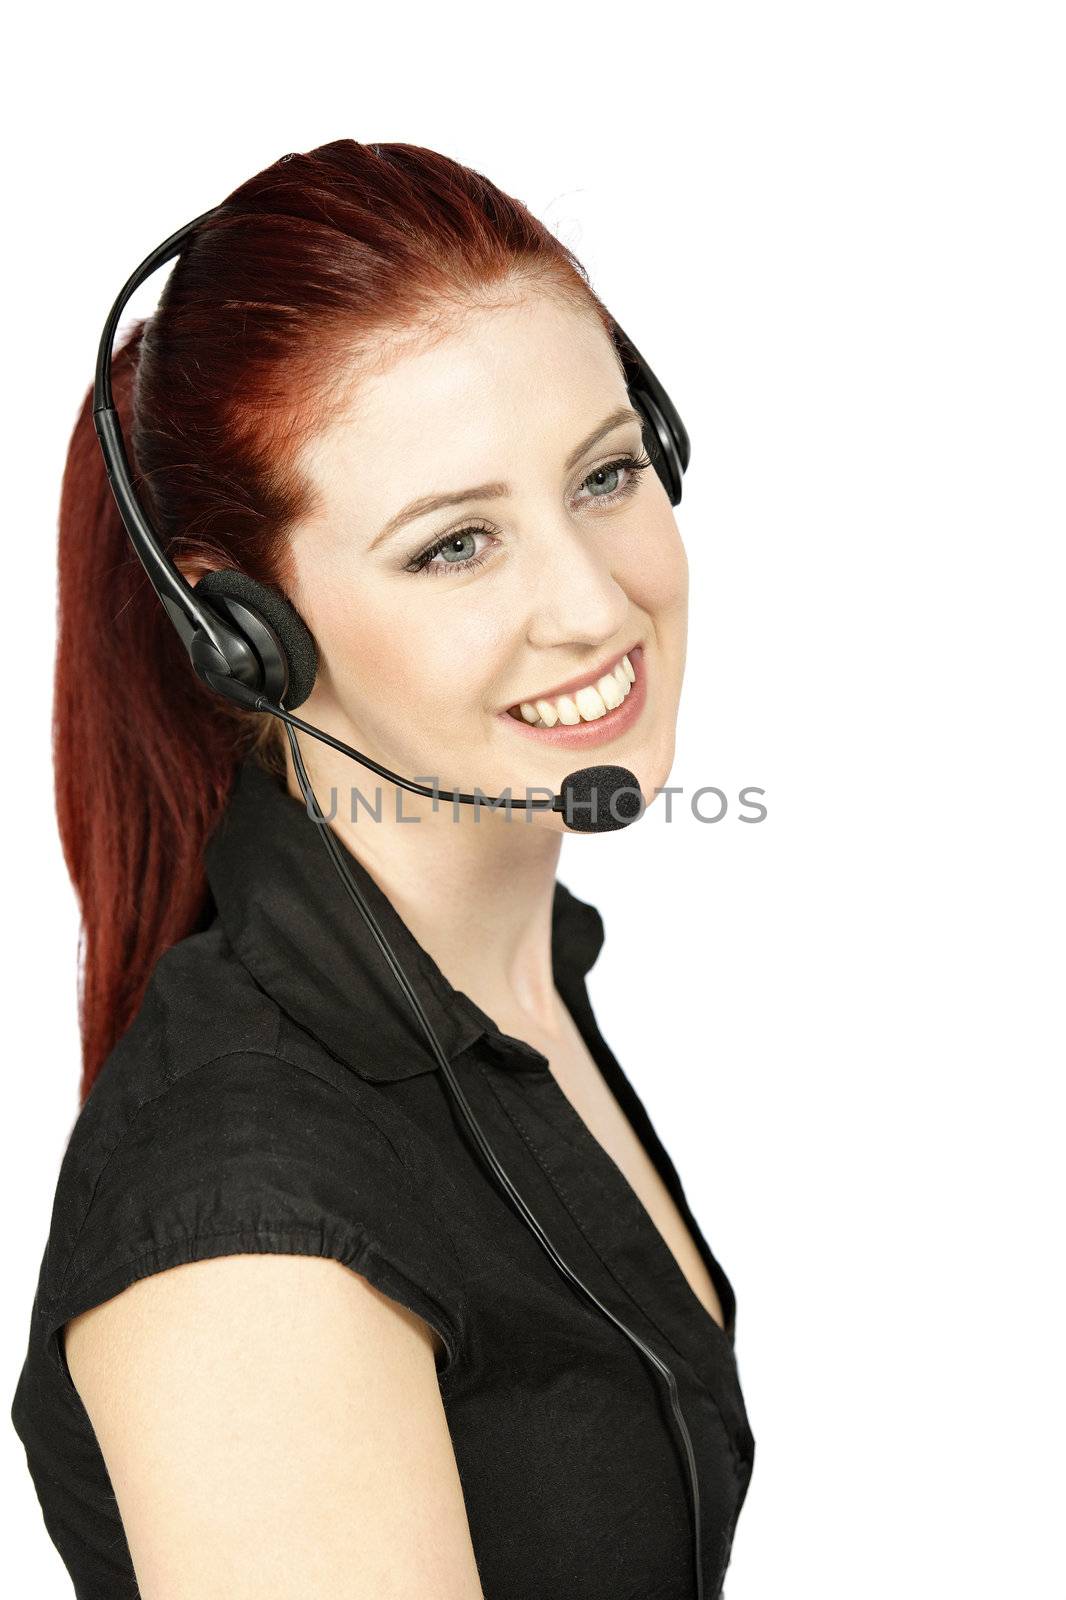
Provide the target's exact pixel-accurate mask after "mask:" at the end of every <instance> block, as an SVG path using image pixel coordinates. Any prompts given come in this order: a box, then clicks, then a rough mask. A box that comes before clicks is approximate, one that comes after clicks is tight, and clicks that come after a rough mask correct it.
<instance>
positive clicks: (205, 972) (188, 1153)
mask: <svg viewBox="0 0 1066 1600" xmlns="http://www.w3.org/2000/svg"><path fill="white" fill-rule="evenodd" d="M286 1024H287V1019H285V1018H284V1017H283V1015H282V1014H281V1012H280V1011H279V1008H278V1007H277V1006H276V1005H275V1003H274V1002H273V1001H271V1000H270V999H269V997H267V996H266V995H264V994H263V993H262V991H259V990H258V989H256V986H255V984H254V982H253V980H252V979H251V977H250V976H249V975H248V973H247V972H246V971H245V969H244V968H243V967H242V966H241V964H240V963H239V962H237V961H236V960H235V959H234V958H233V957H232V956H231V955H230V954H229V952H228V950H227V948H226V945H225V939H224V935H222V934H221V932H220V931H219V930H218V929H217V928H214V929H212V930H209V931H208V932H207V933H204V934H199V935H195V936H193V937H192V938H189V939H187V940H183V941H182V942H181V944H179V945H176V946H174V947H173V948H172V949H171V950H170V951H168V952H167V954H166V955H165V956H164V957H163V958H162V960H161V961H160V963H159V964H158V967H157V970H156V972H155V974H154V975H153V979H152V983H151V985H150V988H149V992H148V994H147V995H146V998H145V1003H144V1005H143V1006H142V1007H141V1010H140V1012H139V1013H138V1016H137V1018H136V1020H135V1022H134V1024H133V1025H132V1027H131V1028H130V1030H129V1031H128V1033H127V1034H126V1035H125V1037H124V1038H123V1040H122V1041H121V1043H120V1045H119V1046H118V1047H117V1049H116V1050H115V1051H114V1052H113V1053H112V1056H111V1057H109V1059H108V1061H107V1063H106V1064H105V1067H104V1069H103V1072H102V1073H101V1075H100V1078H99V1079H98V1080H97V1082H96V1083H95V1084H94V1086H93V1089H92V1091H91V1093H90V1095H89V1097H88V1099H87V1100H86V1103H85V1105H84V1106H83V1107H82V1110H81V1113H80V1115H79V1117H78V1119H77V1121H76V1123H75V1125H74V1128H73V1130H72V1133H71V1136H70V1139H69V1141H68V1145H67V1149H66V1152H65V1154H64V1158H63V1163H62V1167H61V1171H60V1175H59V1180H58V1184H57V1188H56V1196H55V1202H54V1207H53V1216H52V1227H51V1232H50V1235H49V1241H48V1248H47V1251H46V1258H45V1271H44V1273H43V1275H42V1286H41V1288H42V1299H43V1301H44V1314H45V1321H46V1324H47V1331H46V1338H47V1341H48V1345H49V1354H50V1355H51V1357H52V1360H53V1362H54V1361H55V1360H56V1359H57V1357H58V1355H59V1348H58V1346H57V1344H56V1343H55V1335H56V1333H57V1331H58V1330H59V1328H61V1327H62V1325H63V1324H64V1323H65V1322H66V1321H67V1320H68V1319H70V1318H72V1317H74V1316H75V1315H78V1314H79V1313H80V1312H82V1311H84V1310H86V1309H88V1308H90V1307H92V1306H93V1305H97V1304H99V1303H101V1302H102V1301H104V1300H106V1299H109V1298H111V1297H112V1296H114V1295H116V1294H118V1293H119V1292H120V1291H121V1290H122V1289H123V1288H125V1287H127V1286H128V1285H129V1284H131V1283H134V1282H136V1281H137V1280H139V1279H141V1278H144V1277H148V1276H150V1275H152V1274H154V1273H157V1272H160V1271H162V1270H164V1269H165V1268H167V1267H170V1266H175V1265H179V1264H182V1263H185V1262H189V1261H193V1260H202V1259H209V1258H213V1257H220V1256H225V1255H233V1254H243V1253H250V1252H254V1253H258V1254H264V1253H266V1254H285V1255H304V1256H309V1255H317V1256H327V1257H331V1258H332V1259H334V1260H336V1261H338V1262H340V1263H341V1264H342V1265H345V1266H348V1267H350V1268H351V1269H353V1270H354V1271H357V1272H359V1273H360V1274H362V1275H364V1276H366V1277H367V1278H369V1279H370V1281H371V1282H372V1283H373V1284H374V1285H375V1287H377V1288H379V1289H380V1290H381V1291H382V1292H383V1293H385V1294H388V1295H390V1296H391V1297H392V1298H394V1299H398V1300H400V1302H401V1303H402V1304H403V1305H405V1306H407V1307H408V1309H410V1310H412V1311H414V1312H416V1313H417V1314H418V1315H419V1316H420V1317H422V1318H423V1320H425V1321H428V1322H429V1323H430V1324H431V1326H432V1327H434V1328H435V1329H436V1331H437V1332H438V1333H439V1335H440V1339H441V1342H442V1345H443V1348H444V1350H445V1351H446V1352H447V1357H448V1362H449V1364H450V1362H451V1360H452V1359H453V1358H454V1356H455V1353H456V1351H457V1349H458V1347H459V1345H460V1343H461V1341H462V1337H463V1321H464V1302H463V1297H462V1283H461V1274H460V1273H459V1271H458V1264H457V1261H456V1257H455V1252H454V1246H453V1245H452V1242H451V1240H450V1237H449V1236H448V1234H447V1231H446V1229H445V1228H444V1227H443V1225H442V1222H441V1220H440V1217H439V1208H435V1207H434V1205H433V1201H432V1177H431V1173H430V1171H429V1169H428V1167H427V1163H426V1161H425V1160H424V1159H422V1158H421V1155H420V1152H419V1150H418V1148H416V1146H415V1144H414V1143H413V1141H412V1140H410V1139H409V1138H408V1137H407V1136H406V1131H405V1127H404V1123H403V1122H402V1121H400V1120H398V1118H397V1114H396V1111H395V1108H393V1107H389V1106H386V1105H385V1104H384V1102H383V1101H382V1098H381V1096H380V1095H379V1094H378V1093H377V1092H376V1091H375V1089H374V1088H373V1086H372V1085H370V1084H368V1083H366V1082H364V1081H363V1080H362V1079H361V1078H360V1077H359V1075H358V1074H356V1073H354V1072H352V1071H351V1070H349V1069H347V1068H346V1067H344V1066H343V1065H342V1064H341V1063H338V1062H336V1061H334V1060H333V1059H332V1058H331V1057H330V1056H329V1055H328V1053H327V1052H325V1051H323V1050H320V1049H315V1048H311V1046H310V1042H308V1041H304V1042H303V1043H301V1040H300V1039H299V1038H297V1037H296V1030H294V1029H292V1028H291V1027H288V1026H287V1025H286Z"/></svg>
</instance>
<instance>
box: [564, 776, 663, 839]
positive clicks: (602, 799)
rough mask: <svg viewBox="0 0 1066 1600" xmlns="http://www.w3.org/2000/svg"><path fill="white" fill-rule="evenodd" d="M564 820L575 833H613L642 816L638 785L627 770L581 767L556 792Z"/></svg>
mask: <svg viewBox="0 0 1066 1600" xmlns="http://www.w3.org/2000/svg"><path fill="white" fill-rule="evenodd" d="M559 795H560V798H561V800H562V802H563V804H562V806H561V807H560V810H561V813H562V817H563V821H564V822H565V823H566V825H567V827H568V828H571V829H573V831H574V832H575V833H612V832H613V831H614V830H615V829H616V828H627V827H628V826H629V824H630V823H631V822H635V821H636V820H637V818H638V817H642V816H643V815H644V810H645V806H644V797H643V795H642V794H641V792H640V784H639V783H638V782H637V780H636V778H635V777H634V776H633V774H632V773H631V772H630V770H629V768H628V767H581V768H580V770H579V771H577V772H571V774H570V776H569V777H568V778H564V780H563V783H562V787H561V788H560V790H559Z"/></svg>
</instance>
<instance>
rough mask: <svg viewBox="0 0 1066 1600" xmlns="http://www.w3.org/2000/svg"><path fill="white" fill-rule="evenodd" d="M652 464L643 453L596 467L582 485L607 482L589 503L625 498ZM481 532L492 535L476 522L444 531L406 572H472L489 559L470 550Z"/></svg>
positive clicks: (602, 503) (597, 505) (609, 502)
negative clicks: (619, 482) (439, 562)
mask: <svg viewBox="0 0 1066 1600" xmlns="http://www.w3.org/2000/svg"><path fill="white" fill-rule="evenodd" d="M650 466H651V461H650V460H649V459H648V457H647V456H646V455H643V454H642V455H640V456H633V455H624V456H618V457H617V458H616V460H614V461H608V462H606V463H605V465H604V466H602V467H597V468H596V469H595V471H593V472H590V473H589V475H588V477H587V478H585V480H584V481H583V483H582V485H581V487H582V488H585V487H586V486H587V485H589V484H592V483H594V482H596V480H603V479H607V480H608V484H607V485H605V484H604V483H603V482H602V481H600V482H599V483H598V484H597V488H598V489H604V488H607V490H608V492H607V493H606V494H601V493H596V494H593V495H592V496H591V501H592V503H593V504H594V505H595V506H596V507H597V508H599V507H600V506H613V505H616V504H617V503H618V502H619V501H621V500H627V499H628V498H629V496H630V495H631V494H633V493H634V492H635V491H636V489H637V488H638V486H639V484H640V474H641V473H642V472H643V471H644V470H645V469H646V468H647V467H650ZM623 472H624V473H625V477H624V479H623V482H622V486H621V488H611V487H609V484H610V483H611V482H613V481H616V480H617V479H618V477H619V475H620V474H621V473H623ZM479 533H481V534H484V535H485V536H486V538H489V537H491V536H492V529H491V528H485V527H482V526H480V525H479V524H477V523H468V524H466V525H465V526H464V527H462V528H456V530H455V531H454V532H453V533H446V534H444V535H443V536H442V537H441V538H440V539H437V540H435V541H434V543H433V544H431V545H429V546H428V547H427V548H426V549H425V550H423V551H422V552H421V553H420V554H419V555H417V556H415V557H414V558H413V559H412V560H411V561H409V562H408V564H407V566H406V567H405V568H404V571H405V572H412V573H421V572H428V573H432V574H434V575H437V574H440V573H445V574H447V573H452V572H471V571H472V570H473V569H474V568H475V567H481V566H484V564H485V562H486V561H487V560H488V555H487V552H483V553H481V554H477V553H475V552H473V551H471V548H470V542H471V541H472V540H473V538H474V536H475V535H476V534H479ZM438 556H440V557H442V558H443V565H435V563H436V560H437V557H438Z"/></svg>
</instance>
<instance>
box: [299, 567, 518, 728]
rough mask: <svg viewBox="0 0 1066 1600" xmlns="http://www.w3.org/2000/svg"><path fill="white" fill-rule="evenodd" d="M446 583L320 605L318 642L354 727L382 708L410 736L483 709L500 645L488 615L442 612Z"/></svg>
mask: <svg viewBox="0 0 1066 1600" xmlns="http://www.w3.org/2000/svg"><path fill="white" fill-rule="evenodd" d="M448 582H449V579H448V578H446V577H444V578H433V577H424V576H423V577H416V576H412V577H410V578H407V579H405V580H404V581H403V582H402V583H401V584H388V585H387V586H377V585H374V586H370V585H367V584H365V583H364V586H363V588H362V592H361V594H360V597H359V600H358V602H357V603H353V604H350V605H343V604H338V603H337V602H336V601H335V600H332V599H327V600H326V601H325V603H320V604H319V606H318V623H319V627H318V633H317V635H316V636H317V637H318V638H319V640H320V643H321V647H322V652H323V655H324V656H325V657H326V659H327V660H328V662H329V667H330V677H331V680H332V683H333V687H334V691H335V693H336V695H337V697H338V699H339V700H340V701H341V702H342V704H344V706H345V708H346V709H347V711H348V712H349V714H350V715H353V716H355V717H356V719H357V720H359V721H362V720H364V719H365V718H366V717H367V714H368V711H369V714H370V716H371V717H373V715H374V711H373V708H380V709H382V710H383V711H384V712H385V714H386V716H389V715H391V717H392V719H393V721H395V717H396V715H397V713H399V714H400V715H401V716H402V717H404V718H405V719H407V720H408V723H409V726H411V727H412V728H414V727H415V726H416V725H417V724H419V723H421V724H425V723H426V722H427V721H430V722H432V723H433V724H434V725H436V726H439V725H440V721H441V718H442V717H443V716H447V718H448V720H449V721H450V722H452V723H453V724H454V723H455V722H456V721H457V720H458V719H459V718H460V717H461V716H462V713H463V709H464V707H465V708H468V709H470V710H473V711H477V710H480V709H481V707H482V705H483V704H484V701H485V695H486V693H487V687H488V685H489V684H490V683H491V681H492V668H493V662H494V661H495V657H496V652H497V651H498V649H499V647H500V640H499V638H498V637H497V635H496V632H495V631H494V629H493V626H492V617H491V613H490V612H489V608H487V607H477V606H471V605H462V604H452V605H450V606H449V605H448V603H447V602H448V594H447V585H448ZM457 598H458V597H457ZM474 664H476V667H475V665H474Z"/></svg>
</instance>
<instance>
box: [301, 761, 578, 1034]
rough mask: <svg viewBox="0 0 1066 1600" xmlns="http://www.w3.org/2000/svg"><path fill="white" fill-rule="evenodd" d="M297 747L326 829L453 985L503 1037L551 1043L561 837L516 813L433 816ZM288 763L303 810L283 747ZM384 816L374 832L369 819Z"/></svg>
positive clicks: (448, 809)
mask: <svg viewBox="0 0 1066 1600" xmlns="http://www.w3.org/2000/svg"><path fill="white" fill-rule="evenodd" d="M297 738H298V739H299V740H300V752H301V755H302V756H303V761H304V766H305V767H306V770H307V775H308V778H309V779H310V782H311V787H312V789H313V790H314V793H315V796H316V798H317V800H318V804H319V807H320V809H321V811H322V813H323V815H324V816H325V817H326V818H327V820H328V821H329V826H330V827H331V828H332V829H333V831H334V832H335V833H336V834H337V836H338V837H339V838H340V840H341V841H342V843H343V844H344V845H345V846H346V847H347V849H349V850H350V851H351V853H352V854H353V855H354V856H356V857H358V859H359V861H360V862H361V863H362V865H363V866H364V867H365V868H366V870H367V871H368V872H369V873H370V875H371V877H372V878H373V879H374V881H375V882H376V883H377V884H378V886H379V888H381V889H382V890H383V891H384V893H385V894H386V895H388V897H389V900H390V901H391V902H392V904H393V905H394V906H395V908H396V910H397V912H398V913H399V915H400V916H401V917H402V918H403V920H404V922H405V923H406V924H407V926H408V928H410V930H411V932H412V934H413V935H414V937H415V938H416V939H417V940H418V942H419V944H420V945H421V946H422V947H423V949H424V950H426V951H427V952H428V953H429V955H431V956H432V957H433V960H434V961H435V962H436V963H437V965H438V967H439V968H440V969H441V971H442V972H443V974H444V976H445V977H446V978H447V980H448V982H449V983H450V984H451V985H452V986H453V987H454V988H456V989H459V990H461V991H462V992H463V993H464V994H466V995H468V996H469V997H470V999H471V1000H473V1001H474V1003H475V1005H478V1006H480V1007H481V1009H482V1010H483V1011H484V1012H486V1013H487V1015H488V1016H490V1017H492V1018H493V1019H494V1020H495V1021H497V1022H498V1023H499V1025H500V1026H501V1027H502V1028H503V1029H504V1031H505V1032H514V1031H515V1027H516V1025H517V1024H520V1023H522V1022H523V1021H525V1022H528V1024H529V1025H530V1026H531V1027H533V1028H536V1029H538V1030H540V1031H542V1032H545V1033H548V1034H553V1033H556V1032H557V1031H558V1029H559V1025H560V1019H561V1011H562V1003H561V1001H560V999H559V996H558V994H557V993H556V990H555V985H554V980H553V973H552V960H551V934H552V906H553V903H554V897H555V879H556V873H557V871H558V863H559V854H560V850H561V846H562V835H561V833H559V832H558V831H557V830H556V829H554V828H550V827H545V826H543V825H542V824H540V823H538V821H537V819H536V817H535V814H534V815H533V817H532V818H531V820H527V813H526V812H525V810H524V809H523V808H522V807H521V806H520V805H518V804H516V805H515V807H514V809H513V811H512V812H511V813H510V820H508V815H507V813H506V812H504V811H503V810H500V811H492V810H490V809H489V808H488V807H487V806H481V807H474V806H467V805H460V806H453V805H452V804H451V803H450V802H448V801H444V800H441V801H440V802H439V804H438V807H437V810H436V811H434V809H433V804H432V801H430V800H428V799H424V798H422V797H421V796H419V795H412V794H409V793H407V792H406V791H404V790H400V789H398V788H396V787H395V785H393V784H390V783H388V782H387V780H385V779H380V778H378V777H377V775H376V774H374V773H371V772H367V771H365V770H364V769H362V768H360V767H358V766H357V765H356V764H355V763H354V762H353V761H352V760H351V759H350V758H349V757H347V756H344V755H341V754H340V752H339V751H335V750H331V749H329V748H328V747H327V746H324V745H321V744H319V743H318V742H317V741H312V740H310V739H309V738H307V737H306V736H304V735H300V734H297ZM312 744H314V748H313V749H310V748H309V746H311V745H312ZM286 763H287V767H288V780H287V781H288V789H289V793H290V794H291V795H293V796H294V797H295V798H296V799H298V800H299V801H300V803H301V804H303V803H304V801H303V792H302V790H301V788H300V784H299V780H298V779H297V777H296V773H295V769H294V768H293V764H292V756H291V753H290V752H289V750H288V746H287V744H286ZM353 789H355V790H358V791H359V794H361V795H363V796H365V797H366V801H367V804H366V805H364V804H363V803H362V801H361V800H359V799H358V797H357V799H356V809H355V813H354V815H355V820H354V821H353V809H352V798H351V797H352V791H353ZM518 793H519V791H517V790H516V798H517V796H518ZM379 798H380V806H379ZM371 808H372V809H371ZM379 809H380V813H381V816H380V821H379V820H377V818H376V816H375V815H374V813H375V812H376V811H377V810H379ZM400 818H402V819H403V820H399V819H400ZM412 819H417V820H412Z"/></svg>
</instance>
